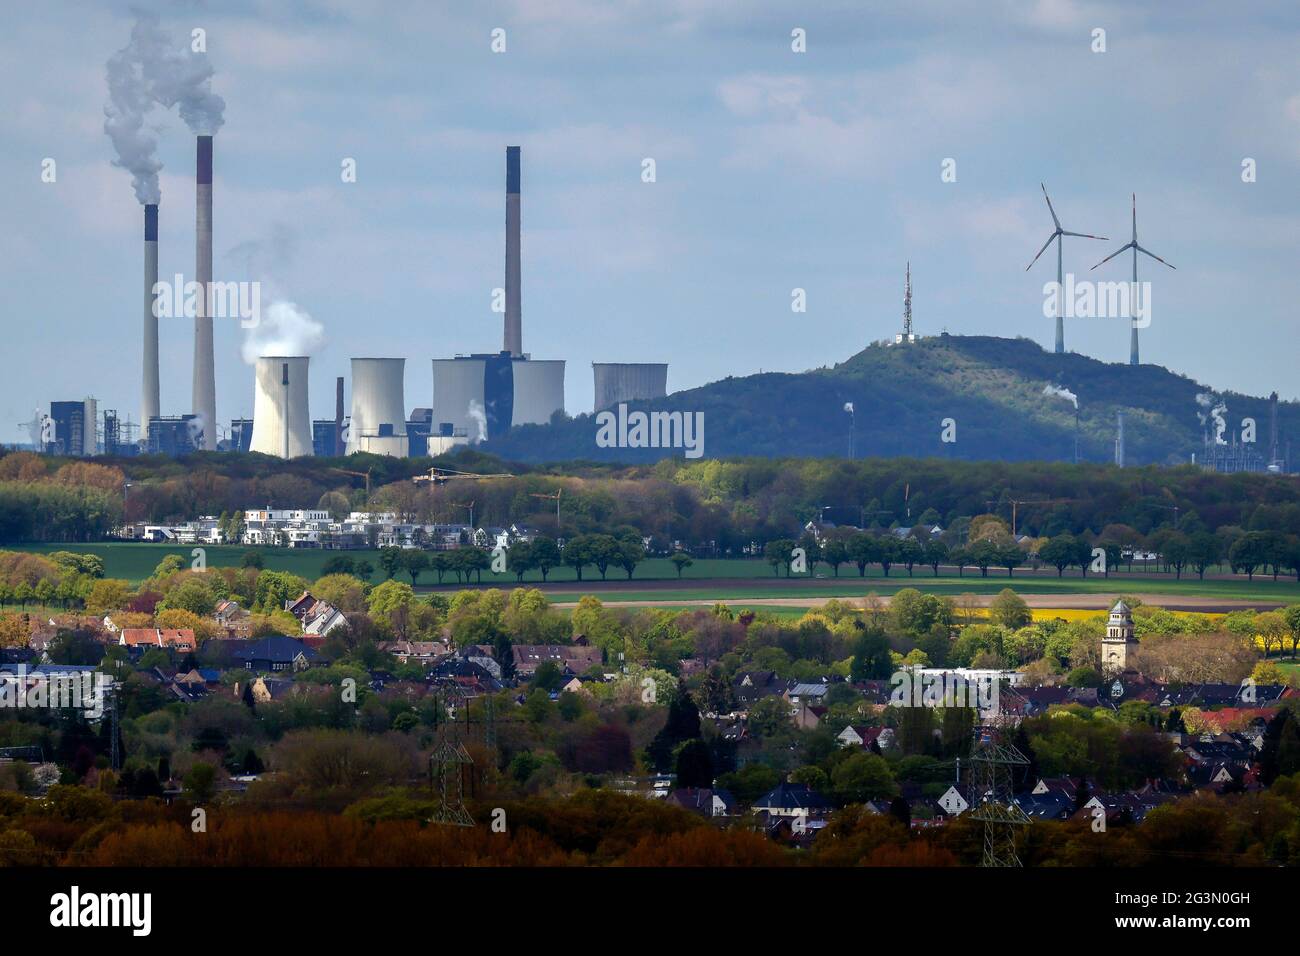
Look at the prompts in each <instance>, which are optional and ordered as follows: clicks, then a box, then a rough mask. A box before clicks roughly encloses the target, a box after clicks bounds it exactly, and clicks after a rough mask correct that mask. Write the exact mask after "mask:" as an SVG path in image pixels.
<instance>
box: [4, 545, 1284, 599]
mask: <svg viewBox="0 0 1300 956" xmlns="http://www.w3.org/2000/svg"><path fill="white" fill-rule="evenodd" d="M14 550H26V551H32V552H37V553H49V552H51V551H60V550H67V551H79V552H84V553H90V554H96V555H99V556H100V557H101V558H103V560H104V570H105V574H106V575H107V576H108V577H113V578H124V579H126V580H128V581H132V582H139V581H142V580H144V579H145V578H147V577H149V575H150V574H151V573H152V572H153V569H154V568H155V567H156V566H157V565H158V562H159V561H161V560H162V559H163V557H164V556H165V555H168V554H176V555H180V556H181V557H182V558H184V559H185V560H186V562H189V561H190V560H191V551H192V548H189V547H183V546H175V545H160V544H141V543H131V542H112V543H103V544H65V545H33V546H27V547H20V548H17V549H14ZM248 550H249V549H248V548H245V547H240V546H230V545H222V546H208V547H206V548H205V551H206V557H207V563H208V565H209V566H210V567H237V566H238V565H239V563H240V559H241V558H242V557H243V555H244V553H245V552H246V551H248ZM257 550H259V552H260V553H261V555H262V558H263V561H264V563H265V566H266V567H267V568H268V569H270V570H277V571H291V572H293V573H294V574H298V575H301V576H302V577H304V578H307V579H308V580H314V579H315V578H318V577H319V576H320V572H321V568H322V566H323V565H324V563H325V561H327V560H328V559H329V558H330V557H331V556H333V555H336V554H346V555H348V556H349V557H352V558H355V559H364V560H368V561H369V562H370V563H371V564H372V565H374V566H375V568H376V572H375V580H376V581H378V580H380V578H381V575H382V572H381V571H379V570H378V568H379V554H378V552H376V551H347V552H336V551H320V550H308V549H304V550H290V549H284V548H263V549H257ZM870 571H872V572H874V573H869V574H868V575H867V576H866V577H865V578H860V577H858V575H857V573H856V568H853V567H851V566H846V567H844V568H842V569H841V576H840V577H839V578H835V577H833V576H832V575H831V574H830V572H829V571H828V570H827V569H826V568H825V567H824V566H819V567H818V577H816V578H812V577H808V576H803V577H798V576H796V577H794V578H786V577H779V578H778V577H776V576H774V575H773V574H772V569H771V566H770V565H768V564H767V562H765V561H762V560H758V559H753V560H719V559H697V560H696V561H695V563H694V564H693V565H692V566H691V567H689V568H687V569H686V571H685V573H684V574H683V575H682V580H681V581H680V583H679V582H678V580H677V572H676V569H675V568H674V567H673V565H672V564H671V563H670V562H669V561H668V560H666V559H664V558H648V559H646V561H644V562H643V563H642V564H641V565H640V566H639V567H638V568H637V570H636V575H635V578H634V579H633V580H632V581H628V580H627V579H626V575H625V574H624V573H623V572H622V571H616V570H615V569H613V568H611V569H610V572H609V580H608V581H607V582H603V583H602V582H601V581H600V576H599V575H598V574H597V573H596V572H595V570H594V569H593V568H587V569H586V574H585V575H584V580H583V581H582V582H581V583H580V584H579V583H578V582H577V579H576V576H575V574H574V572H573V569H571V568H556V569H555V570H553V571H552V572H551V573H550V580H549V583H550V584H551V585H552V586H555V587H553V590H554V591H555V592H556V593H554V595H553V597H554V599H555V600H557V601H571V600H576V597H575V595H576V594H579V593H593V594H596V595H598V596H600V597H602V598H605V599H607V600H611V601H663V602H678V601H681V602H685V601H699V600H729V601H748V602H753V603H754V604H755V606H757V605H758V604H761V602H762V600H763V599H764V598H808V597H816V598H832V597H855V598H861V597H863V596H865V595H866V594H867V593H868V592H870V591H874V592H876V593H877V594H881V595H887V594H892V593H893V592H895V591H897V590H898V589H899V588H903V587H916V588H920V589H922V590H925V591H930V592H934V593H938V594H948V595H958V594H962V593H966V592H971V593H975V594H996V593H997V592H998V591H1000V590H1002V589H1003V588H1004V587H1007V586H1008V585H1010V586H1011V587H1013V588H1014V589H1015V590H1016V591H1017V592H1019V593H1021V594H1080V593H1082V594H1100V595H1110V594H1116V593H1126V592H1127V593H1139V592H1140V593H1148V594H1160V595H1169V596H1170V598H1171V600H1172V599H1174V598H1177V597H1187V598H1202V599H1215V598H1222V599H1228V600H1242V601H1257V602H1261V603H1269V602H1271V603H1287V604H1289V603H1295V602H1297V601H1300V585H1298V584H1297V583H1296V582H1295V580H1294V579H1285V578H1284V579H1281V580H1279V581H1276V582H1275V581H1273V580H1272V579H1271V578H1270V577H1268V576H1266V575H1257V576H1256V578H1255V580H1254V581H1247V580H1245V579H1244V578H1240V579H1239V578H1221V577H1215V578H1210V579H1207V580H1205V581H1198V580H1197V579H1196V577H1195V576H1194V575H1193V576H1190V577H1187V576H1185V577H1184V578H1183V580H1181V581H1178V580H1175V579H1174V577H1173V576H1172V575H1166V574H1148V573H1143V572H1139V571H1135V572H1134V573H1132V574H1128V573H1125V572H1122V571H1120V572H1113V573H1112V574H1111V576H1110V577H1109V578H1101V577H1097V576H1094V575H1090V576H1088V577H1087V578H1082V577H1080V576H1079V574H1078V573H1077V572H1076V573H1073V574H1067V575H1066V576H1065V577H1062V578H1058V577H1057V576H1056V573H1055V572H1054V571H1050V570H1045V571H1040V572H1037V573H1034V572H1030V571H1028V570H1018V571H1017V572H1016V574H1015V576H1014V578H1012V579H1011V580H1010V581H1008V579H1007V575H1006V572H1005V571H1002V572H1001V573H998V572H996V571H993V570H990V572H989V576H988V577H987V578H981V577H980V576H979V574H978V573H973V574H972V573H969V572H968V573H967V574H966V575H965V576H964V577H960V578H959V577H956V576H953V575H942V576H940V577H938V578H935V577H933V576H932V575H931V573H930V570H929V568H917V569H916V571H915V574H914V576H913V577H911V578H909V577H908V576H907V572H906V570H905V569H903V568H899V567H894V568H893V569H891V573H890V576H889V577H887V578H886V577H884V576H883V575H882V574H881V573H880V569H879V568H871V569H870ZM540 580H541V576H540V574H538V573H537V572H531V573H529V574H528V575H527V576H526V577H525V579H524V581H525V583H526V584H537V583H540ZM436 581H437V578H436V576H435V575H434V574H433V572H431V571H426V572H425V573H424V574H423V575H421V577H420V579H419V585H420V590H431V589H433V588H434V587H435V585H436ZM489 583H490V584H493V585H496V586H504V587H510V586H514V585H515V583H516V582H515V576H514V575H513V574H500V575H494V574H490V573H485V574H484V575H483V584H484V586H487V585H488V584H489ZM456 586H457V585H456V582H455V577H454V575H450V574H449V575H447V577H446V579H445V583H444V584H443V586H442V588H443V589H444V590H449V589H454V588H455V587H456Z"/></svg>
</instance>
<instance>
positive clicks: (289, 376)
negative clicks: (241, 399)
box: [249, 355, 312, 458]
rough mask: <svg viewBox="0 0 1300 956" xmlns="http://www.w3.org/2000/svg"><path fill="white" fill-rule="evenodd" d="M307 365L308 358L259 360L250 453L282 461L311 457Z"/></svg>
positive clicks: (277, 357) (272, 357)
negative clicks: (273, 456) (253, 452)
mask: <svg viewBox="0 0 1300 956" xmlns="http://www.w3.org/2000/svg"><path fill="white" fill-rule="evenodd" d="M307 361H308V359H307V356H305V355H299V356H291V357H284V356H274V355H264V356H262V357H261V358H259V359H258V360H257V372H256V378H257V383H256V386H255V391H254V394H253V441H252V443H251V445H250V446H249V451H256V452H261V453H262V454H264V455H275V456H277V457H279V458H298V457H300V456H303V455H310V454H311V453H312V447H311V414H310V412H309V411H308V408H307Z"/></svg>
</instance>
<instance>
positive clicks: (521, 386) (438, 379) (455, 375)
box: [433, 351, 564, 442]
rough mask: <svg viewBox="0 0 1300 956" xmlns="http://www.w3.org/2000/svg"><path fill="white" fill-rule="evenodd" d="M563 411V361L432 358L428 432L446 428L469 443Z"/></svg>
mask: <svg viewBox="0 0 1300 956" xmlns="http://www.w3.org/2000/svg"><path fill="white" fill-rule="evenodd" d="M557 411H559V412H562V411H564V361H563V360H560V359H556V360H538V359H529V358H511V356H510V355H509V354H508V353H506V352H504V351H503V352H499V353H497V354H495V355H491V354H487V355H465V356H458V357H456V358H452V359H434V360H433V430H434V433H435V434H437V433H438V432H439V431H440V427H441V426H442V425H450V426H451V427H452V428H453V429H454V431H455V432H456V433H461V432H463V433H464V434H465V435H466V436H467V437H468V438H469V440H470V441H471V442H479V441H486V440H487V439H489V438H497V437H499V436H501V435H504V434H505V433H506V432H507V431H509V430H510V429H511V428H512V427H513V426H515V425H543V424H546V423H547V422H549V421H550V420H551V416H552V415H553V414H555V413H556V412H557Z"/></svg>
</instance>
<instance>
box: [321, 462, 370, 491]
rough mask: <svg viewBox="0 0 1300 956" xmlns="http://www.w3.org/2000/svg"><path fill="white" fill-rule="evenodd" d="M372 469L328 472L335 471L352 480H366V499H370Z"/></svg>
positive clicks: (343, 469)
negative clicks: (350, 477)
mask: <svg viewBox="0 0 1300 956" xmlns="http://www.w3.org/2000/svg"><path fill="white" fill-rule="evenodd" d="M373 470H374V469H373V468H367V469H366V470H365V471H348V470H347V469H346V468H331V469H330V471H337V472H338V473H339V474H340V475H351V476H352V477H353V478H364V479H366V497H367V498H369V497H370V473H371V472H372V471H373Z"/></svg>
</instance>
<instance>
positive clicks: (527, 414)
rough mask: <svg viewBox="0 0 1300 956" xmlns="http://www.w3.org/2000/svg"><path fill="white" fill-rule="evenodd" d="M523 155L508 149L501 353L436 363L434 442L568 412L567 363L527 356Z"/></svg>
mask: <svg viewBox="0 0 1300 956" xmlns="http://www.w3.org/2000/svg"><path fill="white" fill-rule="evenodd" d="M520 182H521V180H520V155H519V147H518V146H508V147H506V275H505V324H504V330H503V332H504V334H503V336H502V350H501V351H500V352H496V353H474V354H470V355H458V356H456V357H455V358H450V359H434V360H433V423H434V428H433V429H432V435H431V437H430V442H431V443H432V442H433V439H434V438H435V437H439V438H448V439H452V440H454V439H456V438H458V437H460V436H461V435H463V436H464V437H465V438H466V439H467V440H469V441H484V440H486V439H488V438H495V437H497V436H499V435H503V434H505V433H506V432H507V431H509V430H510V429H511V428H512V427H514V426H515V425H543V424H546V423H547V422H549V421H550V420H551V417H552V416H553V415H554V414H555V413H556V412H561V413H562V412H563V411H564V361H563V360H561V359H552V360H542V359H534V358H533V357H532V356H530V355H528V354H526V353H525V352H524V350H523V318H522V314H523V310H522V301H521V288H522V282H521V252H520V193H521V188H520Z"/></svg>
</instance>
